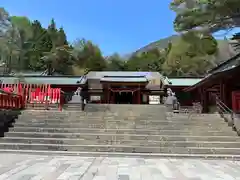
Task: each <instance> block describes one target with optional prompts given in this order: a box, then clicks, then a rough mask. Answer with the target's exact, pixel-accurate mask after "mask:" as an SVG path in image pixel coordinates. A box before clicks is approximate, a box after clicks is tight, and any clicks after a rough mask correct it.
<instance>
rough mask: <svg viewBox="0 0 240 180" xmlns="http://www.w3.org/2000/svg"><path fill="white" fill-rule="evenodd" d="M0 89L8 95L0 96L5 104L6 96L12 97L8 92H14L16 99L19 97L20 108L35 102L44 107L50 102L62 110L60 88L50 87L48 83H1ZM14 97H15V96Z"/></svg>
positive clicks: (33, 104)
mask: <svg viewBox="0 0 240 180" xmlns="http://www.w3.org/2000/svg"><path fill="white" fill-rule="evenodd" d="M0 89H2V90H3V91H4V92H6V93H8V95H5V96H2V97H0V98H1V99H2V101H3V102H4V103H5V104H6V98H7V97H6V96H9V98H10V97H11V98H12V95H10V94H11V93H14V94H16V95H17V97H18V99H21V100H20V102H19V103H20V104H21V106H22V108H25V107H26V105H27V104H32V106H33V107H34V106H35V105H36V104H38V105H39V104H42V105H44V106H45V107H48V105H50V104H57V105H58V106H59V110H62V103H61V102H60V100H61V89H60V88H51V86H50V84H1V86H0ZM14 98H15V99H16V96H14ZM1 99H0V101H1ZM0 105H1V104H0ZM19 106H20V105H19Z"/></svg>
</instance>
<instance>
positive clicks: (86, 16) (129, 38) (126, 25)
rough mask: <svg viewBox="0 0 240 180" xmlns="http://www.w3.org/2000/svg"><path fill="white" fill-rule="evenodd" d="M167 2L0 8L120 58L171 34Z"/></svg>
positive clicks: (17, 0) (40, 2)
mask: <svg viewBox="0 0 240 180" xmlns="http://www.w3.org/2000/svg"><path fill="white" fill-rule="evenodd" d="M170 1H171V0H147V1H146V0H68V1H66V0H0V7H4V8H5V9H6V10H7V11H8V12H9V13H10V15H17V16H27V17H29V18H30V19H31V20H35V19H37V20H39V21H40V22H41V23H42V25H43V26H44V27H47V26H48V24H49V22H50V20H51V18H54V19H55V21H56V23H57V26H58V27H60V26H63V27H64V29H65V31H66V34H67V37H68V40H69V41H70V42H72V41H74V40H76V39H81V38H85V39H88V40H92V41H93V42H94V43H95V44H97V45H99V47H100V48H101V50H102V51H103V54H104V55H110V54H112V53H114V52H118V53H120V54H123V55H124V54H128V53H130V52H133V51H135V50H137V49H138V48H140V47H143V46H145V45H147V44H148V43H151V42H153V41H156V40H158V39H161V38H164V37H168V36H170V35H172V34H175V32H174V29H173V20H174V18H175V14H174V12H172V11H171V10H169V3H170ZM235 32H236V31H235ZM217 34H218V36H216V38H223V33H222V32H221V33H217ZM230 34H232V33H230ZM219 35H220V36H219Z"/></svg>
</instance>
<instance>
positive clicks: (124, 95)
mask: <svg viewBox="0 0 240 180" xmlns="http://www.w3.org/2000/svg"><path fill="white" fill-rule="evenodd" d="M113 96H115V98H114V99H115V104H132V103H133V93H132V92H125V91H123V92H113Z"/></svg>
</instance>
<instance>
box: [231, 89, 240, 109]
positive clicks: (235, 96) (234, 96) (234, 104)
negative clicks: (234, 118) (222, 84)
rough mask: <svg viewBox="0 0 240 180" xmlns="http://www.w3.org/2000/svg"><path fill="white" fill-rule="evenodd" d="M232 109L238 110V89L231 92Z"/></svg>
mask: <svg viewBox="0 0 240 180" xmlns="http://www.w3.org/2000/svg"><path fill="white" fill-rule="evenodd" d="M232 110H233V111H234V112H240V91H233V92H232Z"/></svg>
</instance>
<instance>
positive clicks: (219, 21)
mask: <svg viewBox="0 0 240 180" xmlns="http://www.w3.org/2000/svg"><path fill="white" fill-rule="evenodd" d="M183 4H185V6H184V5H183ZM170 7H171V9H172V10H174V11H175V12H176V14H177V17H176V19H175V22H174V27H175V30H176V31H178V32H181V31H186V30H192V29H195V28H199V27H201V28H203V29H204V30H208V31H209V32H216V31H219V30H225V29H229V28H232V27H239V25H240V20H239V18H240V11H239V7H240V1H239V0H198V1H194V0H173V2H172V3H171V4H170Z"/></svg>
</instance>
